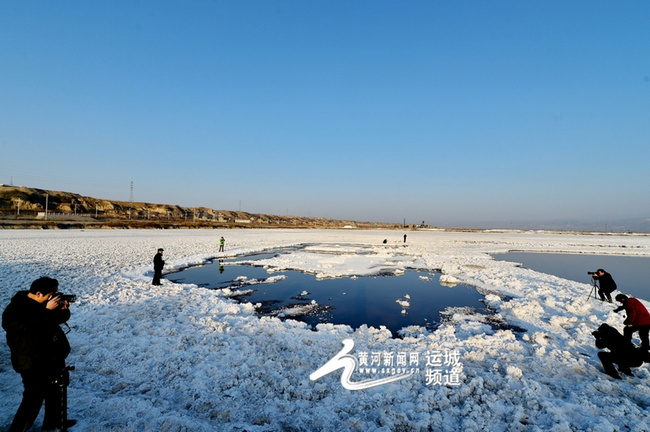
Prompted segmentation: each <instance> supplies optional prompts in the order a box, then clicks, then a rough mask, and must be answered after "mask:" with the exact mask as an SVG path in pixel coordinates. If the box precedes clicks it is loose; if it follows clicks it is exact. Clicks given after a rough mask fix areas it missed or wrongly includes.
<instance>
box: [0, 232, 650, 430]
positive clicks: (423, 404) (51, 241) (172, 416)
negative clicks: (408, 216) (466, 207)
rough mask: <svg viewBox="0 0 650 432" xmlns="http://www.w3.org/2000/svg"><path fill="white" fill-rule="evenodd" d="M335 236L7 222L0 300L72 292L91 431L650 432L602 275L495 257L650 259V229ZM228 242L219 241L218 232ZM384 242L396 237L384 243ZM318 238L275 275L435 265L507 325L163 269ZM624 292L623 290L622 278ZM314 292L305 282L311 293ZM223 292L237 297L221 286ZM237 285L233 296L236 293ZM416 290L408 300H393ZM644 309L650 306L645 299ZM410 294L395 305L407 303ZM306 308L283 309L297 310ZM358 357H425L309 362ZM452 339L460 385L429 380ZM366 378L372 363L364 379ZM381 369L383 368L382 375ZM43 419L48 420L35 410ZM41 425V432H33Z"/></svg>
mask: <svg viewBox="0 0 650 432" xmlns="http://www.w3.org/2000/svg"><path fill="white" fill-rule="evenodd" d="M403 234H404V233H403V232H399V231H354V230H341V231H328V230H322V231H321V230H233V231H217V230H215V231H211V230H205V231H204V230H178V231H162V230H160V231H159V230H151V231H144V230H142V231H140V230H120V231H12V230H7V231H0V303H1V304H2V308H4V307H5V306H6V305H7V304H8V302H9V300H10V298H11V296H12V295H13V294H14V293H15V291H17V290H19V289H27V288H28V287H29V284H30V283H31V281H32V280H34V279H36V278H37V277H39V276H44V275H47V276H51V277H55V278H57V279H58V280H59V282H60V285H61V286H60V290H61V291H63V292H69V293H75V294H77V295H78V300H77V303H75V304H74V305H72V318H71V320H70V322H69V324H70V326H71V328H72V331H71V332H70V334H69V335H68V337H69V339H70V342H71V344H72V347H73V351H72V354H71V355H70V357H69V363H70V364H73V365H75V366H76V370H75V371H74V372H73V373H72V378H71V381H72V382H71V385H70V388H69V407H70V408H69V412H70V417H72V418H76V419H77V420H78V421H79V424H78V426H76V427H75V430H79V431H109V430H124V431H131V430H133V431H163V430H164V431H217V430H218V431H242V430H247V431H249V432H250V431H361V432H366V431H429V430H433V431H456V430H463V431H483V430H494V431H497V430H498V431H529V430H531V431H535V430H554V431H563V430H566V431H569V430H593V431H620V430H631V431H642V430H648V429H649V426H648V424H649V422H650V414H649V411H648V407H649V406H650V387H649V384H650V371H649V369H648V366H649V365H647V364H646V365H643V366H642V367H640V368H637V369H634V370H633V372H634V374H635V376H634V377H624V378H623V380H620V381H617V380H613V379H611V378H610V377H609V376H607V375H605V374H604V373H603V372H602V369H601V366H600V362H599V361H598V358H597V357H596V353H597V352H598V350H597V349H596V347H595V346H594V343H593V342H594V340H593V336H592V335H591V332H592V331H593V330H595V329H596V328H597V327H598V325H599V324H600V323H601V322H608V323H609V324H611V325H613V326H615V327H616V328H618V329H622V322H623V314H615V313H613V308H614V306H615V305H610V304H603V303H601V302H599V301H595V300H593V299H587V294H588V293H589V291H590V286H589V285H588V284H586V283H578V282H573V281H568V280H564V279H560V278H558V277H555V276H551V275H546V274H541V273H537V272H534V271H532V270H528V269H524V268H521V267H518V266H517V265H516V264H514V263H508V262H503V261H495V260H493V259H491V258H490V256H489V255H488V253H495V252H506V251H508V250H525V251H547V252H572V253H599V254H621V255H623V254H628V255H629V254H634V255H641V256H650V237H648V236H633V235H627V236H614V235H571V234H546V233H535V232H526V233H519V232H506V233H503V232H485V233H446V232H438V231H428V232H426V231H419V232H408V243H407V245H406V246H404V245H403V243H402V240H403ZM222 235H223V236H224V237H225V238H226V240H227V245H228V250H227V251H226V252H225V253H223V254H219V253H218V252H217V250H218V245H219V237H221V236H222ZM383 239H388V243H387V244H382V241H383ZM301 244H310V245H312V246H310V247H309V248H308V250H302V251H301V250H297V251H296V252H294V253H291V254H283V255H280V256H278V257H277V258H272V259H267V260H265V262H264V264H265V265H266V266H267V268H268V270H269V271H273V270H274V269H295V270H301V271H306V272H311V273H313V274H315V275H317V276H318V277H319V278H328V277H337V276H343V275H346V276H350V275H367V274H375V273H379V272H384V273H386V272H391V273H394V274H401V273H402V272H404V270H405V269H407V268H417V269H441V270H442V273H443V274H442V277H441V280H443V281H445V282H446V283H447V284H449V285H450V289H453V284H454V283H463V284H470V285H474V286H476V287H478V288H479V289H480V290H482V292H484V293H485V294H486V302H487V303H488V305H489V306H490V307H492V308H493V309H494V310H495V311H496V317H495V318H496V319H501V320H505V321H506V322H507V323H509V324H511V325H513V326H517V327H521V328H523V329H525V330H526V332H525V333H515V332H513V331H511V330H494V328H493V327H491V326H490V325H487V324H486V323H485V322H484V320H485V317H481V316H476V315H472V314H471V313H467V311H464V310H463V309H458V310H457V311H451V312H450V314H449V315H448V317H449V319H448V321H446V323H445V324H443V325H441V326H440V327H439V328H438V329H437V330H436V331H435V332H433V333H430V332H427V331H426V330H424V329H422V328H419V327H410V328H408V329H407V331H405V332H404V334H403V336H404V337H403V338H402V339H392V338H391V337H390V333H389V332H387V331H386V330H385V329H384V330H382V329H375V328H367V327H362V328H360V329H358V330H356V331H352V330H351V329H350V328H349V327H346V326H334V325H321V326H319V328H318V331H315V332H314V331H311V330H310V329H308V328H307V326H306V325H305V324H302V323H298V322H296V321H293V320H285V321H283V320H281V319H279V318H269V317H266V318H257V317H256V316H255V305H251V304H237V303H236V302H234V301H233V300H231V299H229V298H228V297H227V296H225V295H224V294H222V293H220V292H217V291H210V290H205V289H201V288H198V287H196V286H193V285H177V284H172V283H170V282H169V281H167V280H163V285H162V286H160V287H154V286H152V285H150V282H151V276H152V265H151V260H152V258H153V256H154V254H155V251H156V249H157V248H158V247H164V248H165V259H166V262H167V264H166V267H165V270H166V271H170V270H173V269H179V268H183V267H186V266H188V265H194V264H200V263H204V262H206V261H207V260H209V259H212V258H214V257H219V256H224V257H232V256H236V255H241V254H245V253H253V252H261V251H264V250H269V249H273V248H276V247H289V246H293V245H301ZM620 288H621V289H623V290H624V287H620ZM304 289H305V291H306V292H309V287H308V286H305V287H304ZM225 294H228V293H225ZM230 294H231V295H232V293H230ZM399 300H400V302H402V301H404V302H407V301H408V299H399ZM645 303H646V305H647V304H648V303H647V302H645ZM400 304H401V303H400ZM297 312H299V311H287V312H286V313H287V314H291V313H297ZM345 339H352V340H353V341H354V343H355V346H354V349H353V351H352V352H351V355H354V356H357V357H358V358H361V355H362V353H375V352H382V353H408V354H412V353H419V355H420V371H419V373H416V374H415V375H413V376H412V377H409V378H408V379H403V380H400V381H397V382H394V383H391V384H386V385H382V386H377V387H374V388H370V389H366V390H359V391H350V390H346V389H345V388H343V386H342V383H341V381H340V379H341V372H342V370H340V369H339V370H337V371H335V372H332V373H330V374H327V375H325V376H323V377H321V378H319V379H317V380H315V381H312V380H310V378H309V377H310V374H311V373H313V372H314V371H316V370H317V369H319V368H320V367H321V366H323V365H324V364H325V363H326V362H328V361H329V360H330V359H332V358H333V357H334V356H335V355H336V354H337V353H339V351H341V349H342V348H343V344H342V342H343V340H345ZM451 351H458V354H459V366H460V367H459V369H458V370H457V371H456V372H457V373H458V382H457V383H455V384H454V383H451V384H449V385H444V384H439V383H436V382H435V381H432V380H431V379H430V378H431V376H428V375H427V373H426V370H428V369H430V368H429V367H426V366H425V363H426V360H425V359H430V358H431V357H427V355H428V354H431V353H436V352H451ZM367 378H369V377H368V376H365V375H364V376H362V375H361V373H360V372H355V373H354V374H353V375H352V378H351V379H352V380H353V381H362V380H364V379H367ZM370 378H374V377H370ZM0 382H2V386H1V387H0V399H1V400H2V401H3V404H0V431H2V430H6V428H7V427H8V425H9V423H10V422H11V419H12V417H13V414H14V411H15V409H16V407H17V406H18V404H19V402H20V398H21V392H22V386H21V383H20V378H19V376H18V374H16V373H15V372H14V371H13V370H12V369H11V364H10V361H9V351H8V348H7V346H6V345H5V344H4V343H3V344H0ZM37 426H38V427H40V419H39V421H37ZM38 427H35V428H34V429H35V430H38Z"/></svg>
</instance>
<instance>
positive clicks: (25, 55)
mask: <svg viewBox="0 0 650 432" xmlns="http://www.w3.org/2000/svg"><path fill="white" fill-rule="evenodd" d="M649 163H650V2H648V1H641V0H639V1H623V2H614V1H525V0H516V1H483V0H481V1H442V0H427V1H416V0H414V1H380V0H379V1H374V0H373V1H355V0H350V1H347V0H346V1H303V0H300V1H272V0H260V1H47V2H45V1H3V2H0V183H5V184H9V183H10V182H13V184H14V185H21V186H31V187H38V188H44V189H53V190H64V191H70V192H77V193H80V194H82V195H90V196H94V197H97V198H107V199H115V200H124V201H128V200H129V199H130V197H131V182H133V185H134V187H133V199H134V200H135V201H146V202H154V203H167V204H179V205H183V206H205V207H210V208H214V209H223V210H239V209H241V210H243V211H248V212H253V213H271V214H279V215H285V214H290V215H299V216H322V217H329V218H338V219H356V220H371V221H382V222H383V221H385V222H403V221H404V220H406V222H407V223H416V222H421V221H425V222H426V223H428V224H432V225H443V226H448V225H456V226H458V225H466V226H469V225H471V224H472V223H474V222H476V221H490V220H495V221H527V220H547V219H570V218H573V219H588V220H593V219H602V220H607V219H615V218H625V217H650V193H649V187H650V168H649Z"/></svg>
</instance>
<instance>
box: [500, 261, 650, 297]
mask: <svg viewBox="0 0 650 432" xmlns="http://www.w3.org/2000/svg"><path fill="white" fill-rule="evenodd" d="M493 257H494V259H497V260H500V261H510V262H517V263H521V264H522V265H523V266H524V267H526V268H529V269H531V270H535V271H538V272H541V273H546V274H551V275H554V276H558V277H561V278H564V279H569V280H573V281H577V282H584V283H587V284H591V276H589V275H588V274H587V272H593V271H596V270H598V269H599V268H602V269H604V270H605V271H606V272H608V273H609V274H611V275H612V278H614V281H615V282H616V285H617V287H618V290H619V291H621V292H622V293H624V294H627V295H631V296H632V297H638V298H642V299H644V300H650V257H634V256H620V255H592V254H552V253H539V252H509V253H504V254H494V255H493ZM588 294H589V292H587V291H586V290H585V296H586V295H588Z"/></svg>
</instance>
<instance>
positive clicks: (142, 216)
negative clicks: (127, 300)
mask: <svg viewBox="0 0 650 432" xmlns="http://www.w3.org/2000/svg"><path fill="white" fill-rule="evenodd" d="M46 206H47V212H46V211H45V210H46ZM0 222H1V223H0V227H4V228H7V227H18V228H22V227H43V226H45V227H62V228H63V227H70V226H72V227H79V226H84V227H85V226H87V227H92V226H97V227H151V228H174V227H188V226H190V227H213V226H215V227H216V226H220V227H241V228H245V227H251V228H252V227H256V228H258V227H267V228H279V227H294V228H296V227H304V228H344V227H356V228H396V227H398V225H395V224H381V223H373V222H359V221H349V220H334V219H325V218H305V217H299V216H278V215H268V214H252V213H247V212H241V211H230V210H214V209H209V208H205V207H181V206H178V205H172V204H154V203H146V202H129V201H115V200H106V199H101V198H94V197H88V196H82V195H79V194H76V193H72V192H61V191H51V190H44V189H36V188H27V187H21V186H8V185H0Z"/></svg>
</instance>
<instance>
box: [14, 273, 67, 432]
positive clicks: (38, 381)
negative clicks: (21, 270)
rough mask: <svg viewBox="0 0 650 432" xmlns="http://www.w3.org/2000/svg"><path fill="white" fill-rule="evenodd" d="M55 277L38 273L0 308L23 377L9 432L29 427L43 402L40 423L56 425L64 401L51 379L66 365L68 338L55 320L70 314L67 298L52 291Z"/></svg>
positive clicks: (16, 366) (48, 427) (55, 287)
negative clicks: (40, 275) (39, 276)
mask: <svg viewBox="0 0 650 432" xmlns="http://www.w3.org/2000/svg"><path fill="white" fill-rule="evenodd" d="M58 286H59V282H58V281H57V280H56V279H52V278H49V277H42V278H39V279H36V280H35V281H34V282H32V285H31V287H30V289H29V291H19V292H18V293H16V294H15V295H14V297H13V298H12V299H11V303H9V305H8V306H7V308H6V309H5V310H4V312H3V313H2V328H3V329H5V331H6V332H7V345H9V349H10V350H11V364H12V366H13V368H14V370H15V371H16V372H18V373H19V374H20V376H21V377H22V381H23V386H24V392H23V399H22V402H21V403H20V406H19V407H18V411H16V415H15V416H14V420H13V422H12V424H11V427H10V428H9V432H14V431H20V432H24V431H26V430H28V429H29V428H30V427H31V426H32V425H33V424H34V422H35V421H36V418H37V417H38V413H39V411H40V410H41V407H42V406H43V402H45V417H44V419H43V429H44V430H51V429H55V428H56V429H61V428H63V426H65V427H66V428H67V427H69V426H71V425H72V424H74V423H76V421H75V420H69V421H67V423H66V425H61V424H60V423H61V421H62V420H61V410H62V407H64V406H66V405H64V403H65V402H66V401H63V400H62V394H61V388H60V387H59V386H58V385H57V384H56V383H55V382H54V380H55V379H56V378H58V377H59V376H60V374H61V372H62V371H63V369H64V368H65V359H66V357H67V356H68V354H69V353H70V344H69V343H68V339H67V338H66V336H65V333H64V332H63V330H62V329H61V326H60V324H63V323H65V322H66V321H68V319H70V310H69V309H68V302H67V301H65V300H63V299H62V298H61V297H60V296H59V295H57V290H58Z"/></svg>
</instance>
